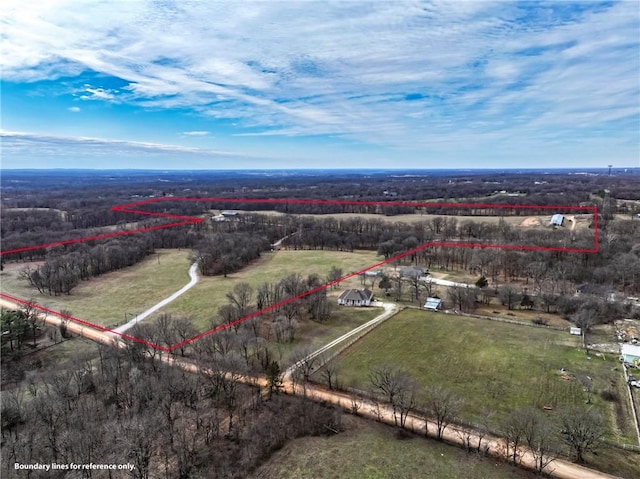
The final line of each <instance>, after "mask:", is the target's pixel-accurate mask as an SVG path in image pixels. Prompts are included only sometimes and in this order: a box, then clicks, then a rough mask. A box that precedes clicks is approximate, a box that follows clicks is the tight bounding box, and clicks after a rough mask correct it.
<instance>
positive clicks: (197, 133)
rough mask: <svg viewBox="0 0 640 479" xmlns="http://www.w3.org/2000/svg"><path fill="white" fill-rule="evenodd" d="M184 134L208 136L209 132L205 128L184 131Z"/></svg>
mask: <svg viewBox="0 0 640 479" xmlns="http://www.w3.org/2000/svg"><path fill="white" fill-rule="evenodd" d="M182 134H183V135H187V136H207V135H208V134H209V132H208V131H203V130H196V131H183V132H182Z"/></svg>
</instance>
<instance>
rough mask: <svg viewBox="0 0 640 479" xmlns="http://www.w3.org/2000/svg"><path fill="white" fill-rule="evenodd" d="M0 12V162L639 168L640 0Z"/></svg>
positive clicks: (123, 6) (61, 7)
mask: <svg viewBox="0 0 640 479" xmlns="http://www.w3.org/2000/svg"><path fill="white" fill-rule="evenodd" d="M7 5H8V6H7ZM0 20H1V22H2V23H1V25H2V28H1V31H2V34H1V36H0V42H1V48H0V52H1V53H0V58H1V62H2V64H1V66H2V83H1V87H2V102H1V106H2V119H1V128H2V132H1V135H2V160H1V162H2V163H1V165H2V168H158V169H198V168H203V169H235V168H289V167H291V168H294V167H295V168H358V167H362V168H384V167H392V168H429V169H431V168H473V167H482V168H491V167H494V168H508V167H513V168H522V167H529V168H534V167H540V168H551V167H578V168H580V167H603V166H606V165H607V164H614V165H616V166H620V167H623V166H626V167H633V166H640V90H639V88H640V9H639V7H638V3H637V2H636V1H635V0H634V1H622V2H595V1H588V2H577V3H573V2H568V1H562V2H560V1H557V2H544V1H535V2H505V1H500V2H491V1H484V0H477V1H472V2H462V1H455V0H448V1H426V2H418V1H411V2H399V1H394V2H383V1H376V2H356V1H343V2H340V1H336V2H321V3H316V2H310V1H295V2H294V1H289V2H285V1H263V2H191V1H185V0H181V1H135V0H119V1H108V2H105V1H103V0H100V1H84V0H69V1H65V0H56V1H52V0H46V1H45V0H30V1H29V2H28V7H25V4H24V2H19V1H17V0H10V1H8V2H3V9H2V12H0Z"/></svg>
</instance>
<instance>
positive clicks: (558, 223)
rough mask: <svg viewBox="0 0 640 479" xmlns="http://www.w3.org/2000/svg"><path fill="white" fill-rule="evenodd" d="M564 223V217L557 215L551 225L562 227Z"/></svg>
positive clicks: (552, 218) (553, 217)
mask: <svg viewBox="0 0 640 479" xmlns="http://www.w3.org/2000/svg"><path fill="white" fill-rule="evenodd" d="M563 223H564V215H560V214H555V215H553V216H552V217H551V222H550V223H549V224H550V225H551V226H562V224H563Z"/></svg>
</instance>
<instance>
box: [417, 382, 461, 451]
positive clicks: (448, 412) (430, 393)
mask: <svg viewBox="0 0 640 479" xmlns="http://www.w3.org/2000/svg"><path fill="white" fill-rule="evenodd" d="M425 406H426V409H427V412H428V413H429V414H430V415H432V416H433V418H434V419H435V421H436V438H437V439H438V441H442V435H443V434H444V431H445V429H446V428H447V426H448V425H449V424H451V422H452V421H453V420H454V419H455V418H456V416H457V415H458V413H459V411H460V409H461V407H462V400H461V399H460V398H459V397H457V396H456V395H455V394H454V393H452V392H451V391H448V390H446V389H443V388H442V387H440V386H434V387H431V388H429V389H428V390H427V393H426V397H425Z"/></svg>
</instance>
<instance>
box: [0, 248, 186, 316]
mask: <svg viewBox="0 0 640 479" xmlns="http://www.w3.org/2000/svg"><path fill="white" fill-rule="evenodd" d="M27 264H28V263H7V264H6V265H5V269H4V271H3V272H2V273H0V279H1V286H0V290H1V291H2V292H3V293H7V294H10V295H15V296H17V297H19V298H23V299H30V300H33V301H34V302H36V303H38V304H40V305H42V306H46V307H48V308H51V309H54V310H57V311H60V310H61V309H65V310H69V311H71V314H72V315H74V316H76V317H79V318H81V319H86V320H87V321H91V322H93V323H96V324H100V325H103V326H108V327H114V326H117V325H119V324H122V323H124V322H125V321H124V320H125V313H126V314H127V316H128V319H131V318H132V316H133V315H135V314H137V313H140V312H142V311H144V310H146V309H147V308H150V307H151V306H153V305H154V304H156V303H157V302H158V301H160V300H162V299H164V298H165V297H167V296H169V295H170V294H171V293H173V292H175V291H177V290H179V289H180V288H181V287H183V286H184V285H185V284H187V283H188V282H189V275H188V273H187V270H188V269H189V251H187V250H158V251H157V253H155V254H153V255H151V256H149V257H148V258H146V259H144V260H143V261H141V262H140V263H139V264H137V265H134V266H131V267H129V268H125V269H122V270H120V271H114V272H112V273H107V274H104V275H102V276H100V277H97V278H92V279H90V280H88V281H82V282H81V283H80V284H79V285H78V286H76V287H75V288H74V289H73V290H72V291H71V294H70V295H61V296H49V295H47V294H40V293H38V290H37V289H35V288H32V287H30V286H29V285H28V284H27V282H26V281H23V280H21V279H19V278H18V275H19V274H20V271H21V270H22V269H23V268H24V267H25V266H27ZM36 264H37V263H33V264H32V265H36Z"/></svg>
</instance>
